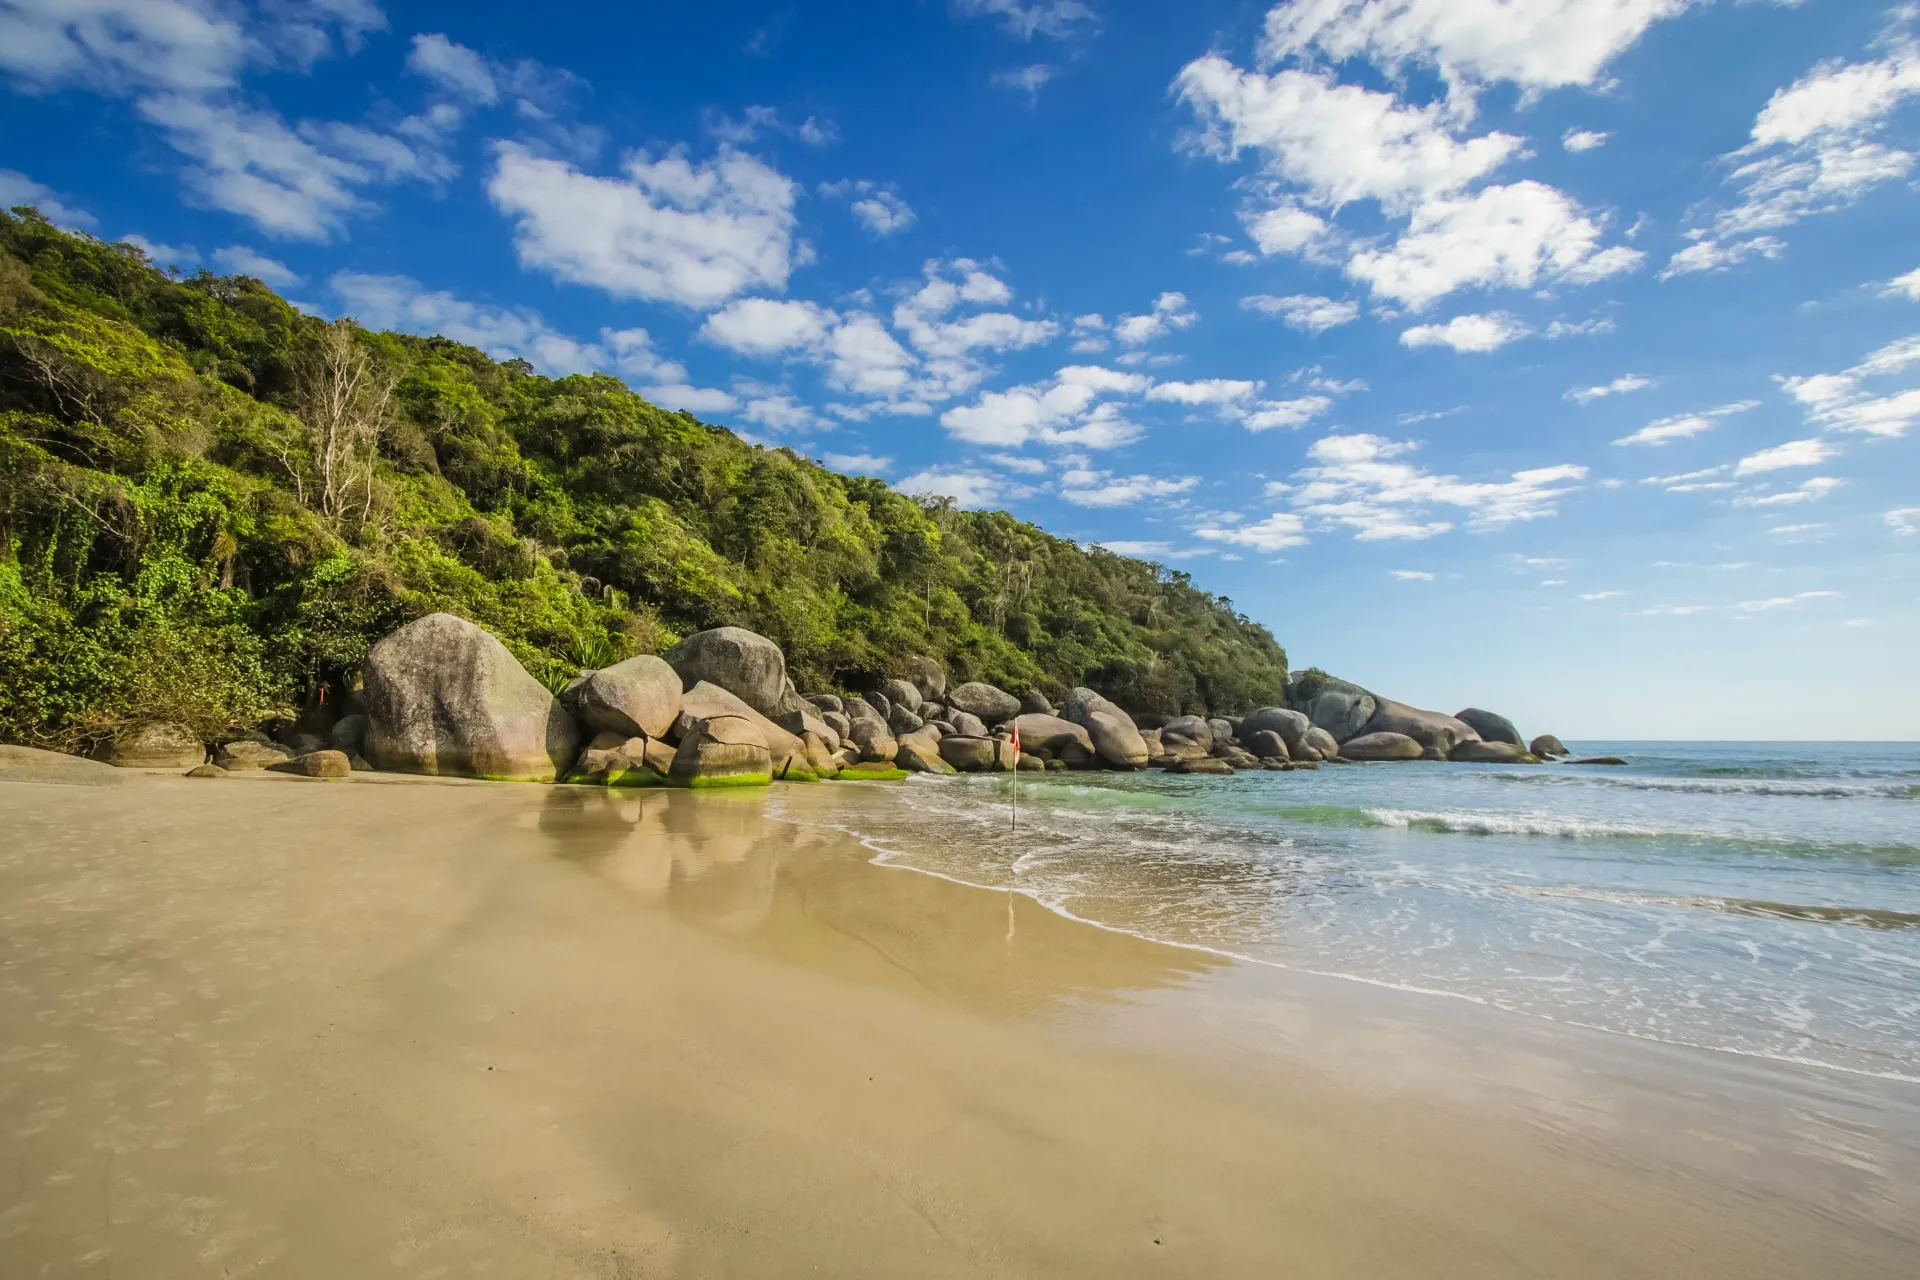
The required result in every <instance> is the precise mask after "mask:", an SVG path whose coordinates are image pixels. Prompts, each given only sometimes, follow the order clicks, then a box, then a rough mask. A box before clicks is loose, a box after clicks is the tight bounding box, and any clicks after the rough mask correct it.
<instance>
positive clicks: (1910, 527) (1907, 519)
mask: <svg viewBox="0 0 1920 1280" xmlns="http://www.w3.org/2000/svg"><path fill="white" fill-rule="evenodd" d="M1881 518H1882V519H1883V520H1885V521H1886V522H1887V528H1889V529H1891V530H1893V531H1894V532H1895V533H1897V534H1899V535H1900V536H1901V537H1903V538H1911V537H1913V536H1914V535H1915V534H1920V507H1895V508H1894V509H1893V510H1891V511H1889V512H1887V513H1886V515H1884V516H1882V517H1881Z"/></svg>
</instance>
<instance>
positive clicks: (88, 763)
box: [0, 744, 130, 787]
mask: <svg viewBox="0 0 1920 1280" xmlns="http://www.w3.org/2000/svg"><path fill="white" fill-rule="evenodd" d="M127 781H130V779H129V778H128V777H127V775H126V774H124V773H121V772H119V771H118V770H116V769H115V768H114V767H113V766H112V765H110V764H107V763H106V762H105V761H101V760H87V759H84V758H83V757H80V756H70V755H64V754H62V753H61V752H58V751H41V750H40V749H38V748H37V747H14V746H7V745H5V744H0V782H55V783H72V784H76V785H79V786H95V787H101V786H113V785H115V784H117V783H122V782H127Z"/></svg>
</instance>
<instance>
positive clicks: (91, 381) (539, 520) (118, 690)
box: [0, 209, 1287, 748]
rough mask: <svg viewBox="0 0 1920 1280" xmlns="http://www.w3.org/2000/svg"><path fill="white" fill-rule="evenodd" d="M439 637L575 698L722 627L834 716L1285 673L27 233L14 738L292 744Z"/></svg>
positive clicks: (1103, 568) (1187, 618)
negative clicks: (307, 719)
mask: <svg viewBox="0 0 1920 1280" xmlns="http://www.w3.org/2000/svg"><path fill="white" fill-rule="evenodd" d="M435 610H446V611H449V612H454V613H458V614H462V615H464V616H467V617H469V618H472V619H473V620H474V621H476V622H479V623H481V624H482V625H484V626H486V627H487V628H489V629H490V630H492V631H494V632H495V633H496V634H498V635H499V636H500V637H501V638H502V639H503V640H505V641H506V642H507V644H508V645H509V647H510V648H512V649H513V651H514V652H515V654H516V655H517V656H518V657H519V658H520V659H521V660H522V661H523V662H524V663H525V664H526V665H527V667H528V669H529V670H531V671H533V672H534V674H535V675H537V676H540V677H541V678H542V679H543V680H547V681H550V682H552V681H558V680H560V679H563V678H565V677H566V676H568V675H570V674H572V673H573V672H574V671H575V670H576V669H578V668H579V667H581V666H597V665H601V664H604V663H606V662H609V661H612V660H615V659H617V658H621V657H625V656H629V655H631V654H634V653H640V652H652V651H657V650H660V649H663V648H665V647H666V646H668V645H670V644H672V643H673V642H674V641H675V640H676V639H677V638H678V637H679V636H681V635H683V634H685V633H688V632H691V631H694V630H698V629H701V628H705V627H710V626H717V625H723V624H733V625H738V626H743V627H748V628H750V629H752V630H754V631H758V632H760V633H762V634H764V635H767V636H770V637H772V638H773V639H774V640H776V641H777V642H778V643H779V644H780V646H781V647H782V648H783V649H784V650H785V651H786V654H787V657H788V660H789V662H790V664H791V666H792V668H793V672H794V678H795V680H796V681H798V682H799V683H801V685H802V686H803V687H813V688H829V687H849V686H857V685H860V684H862V683H864V682H865V681H867V680H870V679H872V678H874V677H877V676H881V675H885V674H889V673H892V672H894V671H896V670H897V669H898V666H899V663H900V662H901V660H902V659H903V658H905V657H906V656H908V655H910V654H915V653H925V654H929V655H931V656H933V657H935V658H937V659H939V660H940V661H942V662H943V663H945V664H946V666H947V667H948V669H949V670H950V671H952V672H954V673H955V676H956V678H966V679H983V680H988V681H991V682H993V683H995V684H998V685H1001V686H1003V687H1008V688H1014V689H1019V688H1024V687H1026V686H1028V685H1035V686H1038V687H1039V688H1040V689H1042V690H1043V691H1045V692H1047V693H1048V694H1050V695H1057V694H1058V693H1059V692H1060V691H1061V690H1062V689H1063V688H1065V687H1067V686H1070V685H1074V684H1086V685H1090V686H1092V687H1094V688H1096V689H1099V690H1101V691H1102V692H1105V693H1107V694H1108V695H1109V696H1111V697H1113V698H1114V699H1115V700H1116V701H1118V702H1120V703H1122V704H1123V705H1126V706H1128V707H1130V708H1133V709H1137V710H1142V711H1163V712H1174V711H1199V712H1209V711H1211V712H1222V711H1228V710H1237V709H1241V708H1244V707H1248V706H1252V705H1258V704H1261V703H1269V702H1277V701H1279V699H1280V697H1281V695H1282V691H1283V687H1284V685H1285V682H1286V674H1287V673H1286V654H1285V652H1284V651H1283V650H1282V649H1281V648H1280V646H1279V645H1278V644H1277V643H1276V642H1275V641H1274V639H1273V637H1272V636H1271V635H1270V634H1269V633H1268V632H1267V630H1266V629H1265V628H1264V627H1261V626H1258V625H1256V624H1254V623H1252V622H1250V621H1248V620H1247V619H1246V618H1244V617H1241V616H1239V615H1238V614H1237V613H1235V612H1234V610H1233V608H1232V605H1231V602H1230V601H1227V600H1224V599H1221V598H1218V597H1214V596H1211V595H1208V594H1207V593H1205V592H1203V591H1201V590H1199V589H1198V588H1196V587H1194V586H1193V585H1192V583H1191V582H1190V581H1189V580H1188V577H1187V575H1185V574H1183V573H1176V572H1169V571H1167V570H1164V569H1162V568H1160V567H1159V566H1156V565H1151V564H1147V563H1144V562H1141V561H1138V560H1131V559H1127V558H1124V557H1121V556H1116V555H1113V554H1111V553H1109V552H1106V551H1102V550H1099V549H1097V548H1092V549H1089V548H1083V547H1080V546H1077V545H1075V544H1074V543H1072V542H1069V541H1066V540H1064V539H1060V538H1056V537H1052V536H1050V535H1048V534H1046V533H1045V532H1043V531H1041V530H1040V529H1037V528H1035V527H1034V526H1032V525H1030V524H1026V523H1023V522H1021V521H1018V520H1015V519H1013V518H1012V517H1011V516H1009V515H1007V514H1005V513H1004V512H972V511H960V510H957V509H955V508H954V507H953V506H952V505H951V504H950V503H947V502H945V501H922V500H916V499H914V498H910V497H907V496H903V495H901V494H899V493H896V492H894V491H893V490H891V489H890V488H888V487H887V485H886V484H884V483H883V482H881V481H879V480H875V479H871V478H863V477H851V476H844V475H839V474H836V473H834V472H832V471H828V470H826V469H824V468H822V467H820V466H818V465H815V464H814V463H812V462H810V461H808V460H806V459H805V458H803V457H801V456H799V455H797V454H795V453H793V452H792V451H790V450H787V449H772V448H763V447H758V446H754V445H749V444H747V443H746V442H744V441H742V440H741V439H739V438H738V437H736V436H735V435H734V434H733V433H732V432H730V431H727V430H725V429H724V428H721V427H716V426H710V425H707V424H705V423H702V422H700V421H698V420H697V419H695V418H694V417H692V416H691V415H689V414H686V413H673V412H668V411H666V410H663V409H661V408H659V407H657V406H655V405H653V404H650V403H648V402H647V401H646V400H644V399H642V398H641V397H640V396H638V395H636V394H635V393H634V392H633V391H632V390H630V389H629V388H628V387H627V386H626V385H625V384H623V383H621V382H619V381H617V380H616V379H614V378H611V377H607V376H604V375H595V376H590V377H589V376H574V377H566V378H546V377H541V376H538V375H536V374H535V373H533V371H532V370H531V368H530V367H528V366H527V365H526V364H525V363H523V362H519V361H507V362H500V361H496V360H493V359H490V358H489V357H487V356H486V355H485V354H483V353H481V352H479V351H476V350H474V349H473V348H471V347H465V346H462V345H460V344H458V343H454V342H450V341H447V340H445V339H439V338H416V337H412V336H410V335H405V334H397V333H371V332H367V331H364V330H362V329H359V328H358V327H357V326H354V325H352V324H351V323H348V322H336V323H334V324H328V323H326V322H324V321H321V320H318V319H315V318H313V317H310V316H306V315H303V314H301V313H300V312H298V311H296V310H295V309H294V308H292V307H291V306H289V305H288V304H287V303H286V302H285V301H284V300H283V299H281V298H280V297H278V296H277V295H275V294H274V293H273V292H272V291H271V290H269V289H268V288H267V287H266V286H265V285H263V284H261V283H260V282H259V281H257V280H254V279H251V278H247V277H221V276H213V275H210V274H207V273H204V272H203V273H201V274H200V275H197V276H194V277H192V278H189V279H179V280H175V279H171V278H169V277H168V276H166V275H164V274H162V273H161V272H159V271H157V270H155V269H154V268H153V267H152V266H151V265H150V264H149V263H148V262H147V261H146V259H145V257H144V256H143V255H142V254H141V252H140V251H139V250H138V249H136V248H133V247H132V246H128V245H108V244H104V243H101V242H99V241H96V240H92V239H89V238H86V237H80V236H73V235H69V234H66V233H64V232H62V231H60V230H58V229H57V228H55V227H53V226H51V225H50V224H48V223H47V222H46V221H45V220H44V219H42V218H41V217H39V216H38V215H37V214H36V213H34V212H33V211H31V210H27V209H20V210H16V211H15V212H14V213H13V214H11V215H9V214H6V213H0V740H11V741H16V742H23V743H32V744H39V745H49V746H59V747H66V748H73V747H78V746H85V745H87V743H89V742H90V741H93V740H96V739H98V738H99V737H101V736H102V735H104V734H109V733H111V732H113V731H114V730H115V729H116V728H118V727H120V726H122V725H125V724H127V723H130V722H133V721H136V720H142V719H156V718H157V719H165V720H173V721H178V722H181V723H185V724H188V725H190V726H195V727H198V728H200V729H202V731H203V732H205V733H207V734H209V735H212V734H214V733H217V732H218V731H220V730H222V729H224V728H227V727H229V726H232V725H236V724H246V723H251V722H254V721H257V720H259V719H261V718H262V717H265V716H269V715H273V714H284V713H286V712H287V711H289V710H290V709H292V708H294V707H297V706H299V705H301V704H303V703H305V702H310V701H312V700H314V699H316V698H319V697H321V696H324V695H323V691H324V690H326V689H328V688H337V687H338V685H339V682H340V681H342V680H343V679H344V678H346V677H348V676H349V674H350V673H351V672H352V671H353V670H354V669H355V668H356V667H357V665H358V664H359V662H360V660H361V659H362V657H363V656H364V655H365V653H366V650H367V647H368V645H369V644H370V643H371V642H372V641H373V640H375V639H377V638H378V637H379V636H381V635H383V634H385V633H386V632H388V631H390V630H392V629H393V628H394V627H396V626H398V625H400V624H401V623H404V622H406V621H407V620H409V619H411V618H415V617H418V616H421V615H423V614H426V613H429V612H433V611H435Z"/></svg>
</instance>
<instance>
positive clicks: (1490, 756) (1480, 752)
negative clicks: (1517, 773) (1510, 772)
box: [1447, 742, 1539, 764]
mask: <svg viewBox="0 0 1920 1280" xmlns="http://www.w3.org/2000/svg"><path fill="white" fill-rule="evenodd" d="M1447 759H1449V760H1456V761H1459V762H1461V763H1463V764H1533V763H1535V762H1536V761H1537V760H1538V759H1539V757H1537V756H1534V755H1532V754H1531V753H1529V752H1528V750H1527V749H1526V748H1525V747H1522V746H1516V745H1515V744H1513V743H1511V742H1462V743H1460V744H1459V745H1458V746H1456V747H1454V749H1453V750H1452V751H1451V752H1449V753H1448V754H1447Z"/></svg>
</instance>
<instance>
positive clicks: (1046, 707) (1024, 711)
mask: <svg viewBox="0 0 1920 1280" xmlns="http://www.w3.org/2000/svg"><path fill="white" fill-rule="evenodd" d="M1020 714H1021V715H1023V716H1050V715H1054V714H1056V712H1055V711H1054V709H1053V704H1052V703H1051V702H1048V701H1047V695H1046V694H1044V693H1042V692H1040V691H1039V690H1038V689H1029V690H1027V691H1026V692H1025V693H1023V694H1021V695H1020Z"/></svg>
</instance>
